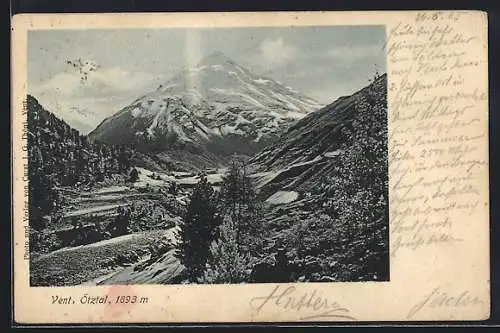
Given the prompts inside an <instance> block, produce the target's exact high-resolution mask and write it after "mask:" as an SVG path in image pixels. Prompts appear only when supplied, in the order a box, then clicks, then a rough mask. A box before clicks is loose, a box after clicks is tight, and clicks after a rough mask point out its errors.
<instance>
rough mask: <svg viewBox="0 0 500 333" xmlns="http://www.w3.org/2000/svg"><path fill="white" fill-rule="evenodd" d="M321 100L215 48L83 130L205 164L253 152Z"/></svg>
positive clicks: (102, 138)
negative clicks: (111, 114)
mask: <svg viewBox="0 0 500 333" xmlns="http://www.w3.org/2000/svg"><path fill="white" fill-rule="evenodd" d="M320 107H321V105H320V104H318V103H317V102H316V101H314V100H312V99H310V98H308V97H306V96H304V95H302V94H300V93H299V92H297V91H295V90H293V89H292V88H290V87H286V86H284V85H282V84H280V83H278V82H276V81H274V80H272V79H269V78H264V77H260V76H257V75H255V74H253V73H251V72H250V71H249V70H248V69H245V68H243V67H242V66H240V65H238V64H237V63H235V62H234V61H232V60H231V59H229V58H228V57H226V56H225V55H224V54H222V53H220V52H216V53H213V54H211V55H209V56H208V57H207V58H205V59H203V60H202V61H201V62H200V63H199V64H198V65H197V66H196V67H194V68H190V69H187V70H185V71H182V72H180V73H178V74H177V75H175V76H174V77H173V78H172V79H170V80H169V81H168V82H166V83H165V84H163V85H161V86H159V87H158V89H157V90H156V91H153V92H151V93H150V94H147V95H146V96H143V97H140V98H138V99H137V100H136V101H134V102H133V103H132V104H130V105H129V106H127V107H125V108H123V109H122V110H120V111H119V112H118V113H116V114H115V115H113V116H112V117H109V118H107V119H105V120H104V121H103V122H102V123H101V124H100V125H99V126H98V127H97V128H96V129H95V130H94V131H92V132H91V133H90V134H89V137H90V138H91V139H92V140H99V141H103V142H106V143H120V144H130V145H132V146H134V147H136V148H138V149H142V150H153V151H168V152H170V155H172V159H177V160H182V159H187V160H191V161H192V162H193V163H194V164H198V165H200V164H208V165H209V164H216V162H217V161H218V160H220V156H225V155H231V154H233V153H240V154H246V155H251V154H254V153H256V152H257V151H259V150H260V149H261V148H263V147H264V146H265V145H266V144H268V143H269V142H271V141H272V140H273V139H276V138H277V137H278V136H279V135H280V134H281V132H282V131H283V130H285V129H286V128H287V127H288V126H290V125H291V124H293V123H294V122H295V121H296V120H298V119H300V118H302V117H304V116H305V115H307V114H308V113H310V112H311V111H314V110H317V109H319V108H320ZM179 152H181V153H182V154H179Z"/></svg>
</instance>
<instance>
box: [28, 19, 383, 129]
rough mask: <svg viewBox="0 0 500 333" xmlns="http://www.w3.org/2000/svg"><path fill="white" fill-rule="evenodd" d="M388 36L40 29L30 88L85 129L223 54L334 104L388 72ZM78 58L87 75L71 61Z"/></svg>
mask: <svg viewBox="0 0 500 333" xmlns="http://www.w3.org/2000/svg"><path fill="white" fill-rule="evenodd" d="M384 41H385V27H384V26H322V27H258V28H248V27H244V28H206V29H200V28H197V29H185V28H168V29H165V28H163V29H119V30H112V29H106V30H89V29H86V30H36V31H30V32H29V35H28V92H29V93H30V94H32V95H34V96H35V97H36V98H37V99H38V100H39V102H40V103H41V104H42V105H43V106H44V107H45V108H47V109H48V110H49V111H52V112H54V113H55V114H56V115H58V116H60V117H62V118H63V119H65V120H66V121H68V122H69V123H70V125H72V126H74V127H75V128H77V129H79V130H80V131H82V132H84V133H85V132H88V131H89V130H91V129H92V127H95V126H96V125H97V124H98V123H99V122H100V121H102V120H103V119H104V118H105V117H108V116H110V115H112V114H114V113H116V112H118V111H119V110H120V109H121V108H122V107H125V106H127V105H128V104H129V103H131V102H132V101H134V100H135V99H137V98H138V97H140V96H142V95H144V94H146V93H148V92H150V91H152V90H154V89H156V88H157V87H158V86H159V85H160V84H164V83H165V82H167V81H168V80H169V79H170V78H171V77H172V76H173V75H175V74H176V73H178V72H179V71H181V70H183V69H186V68H188V67H194V66H196V64H197V63H198V62H199V61H200V60H202V59H203V58H204V57H206V56H208V55H209V54H211V53H213V52H215V51H220V52H222V53H224V54H225V55H227V56H228V57H230V58H232V59H233V60H234V61H235V62H237V63H238V64H240V65H242V66H244V67H246V68H247V69H249V70H250V71H252V72H253V73H255V74H257V75H263V76H266V77H271V78H273V79H275V80H278V81H279V82H282V83H283V84H285V85H287V86H290V87H292V88H294V89H295V90H298V91H300V92H302V93H303V94H305V95H307V96H309V97H312V98H314V99H316V100H317V101H318V102H320V103H323V104H328V103H331V102H333V101H334V100H336V99H337V98H338V97H340V96H345V95H349V94H352V93H353V92H355V91H357V90H359V89H361V88H363V87H364V86H366V85H367V84H368V83H369V79H371V78H372V77H373V76H374V73H375V71H379V72H380V73H384V72H385V71H386V56H385V51H384V49H383V45H384ZM78 60H80V61H81V62H82V65H83V72H87V73H88V75H87V76H86V79H85V80H82V75H83V74H82V73H80V71H79V70H78V67H77V68H75V67H74V66H73V65H72V64H74V63H75V62H77V61H78ZM78 114H79V115H82V114H85V115H86V118H85V119H86V121H87V122H86V123H82V122H81V121H80V120H81V119H84V118H82V117H78V116H75V115H78Z"/></svg>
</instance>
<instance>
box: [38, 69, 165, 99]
mask: <svg viewBox="0 0 500 333" xmlns="http://www.w3.org/2000/svg"><path fill="white" fill-rule="evenodd" d="M155 78H156V77H155V76H154V75H151V74H149V73H144V72H129V71H126V70H124V69H123V68H120V67H113V68H109V69H105V70H100V71H95V72H91V73H89V74H88V76H87V78H86V80H82V77H81V75H80V73H77V72H62V73H59V74H56V75H55V76H53V77H52V78H50V79H49V80H48V81H46V82H42V83H41V84H40V85H38V86H37V87H35V89H34V90H37V91H39V92H47V91H54V92H57V93H59V94H61V95H64V96H67V97H69V96H73V97H85V96H88V97H96V96H110V95H111V96H113V95H123V94H124V93H126V92H130V91H136V90H141V89H143V88H145V87H148V86H150V85H151V82H153V81H155Z"/></svg>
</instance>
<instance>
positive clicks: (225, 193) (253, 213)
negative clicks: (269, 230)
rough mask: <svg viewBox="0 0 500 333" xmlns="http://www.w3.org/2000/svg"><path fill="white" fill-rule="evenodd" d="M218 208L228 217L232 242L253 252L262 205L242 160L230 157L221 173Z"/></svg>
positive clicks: (257, 246) (258, 229)
mask: <svg viewBox="0 0 500 333" xmlns="http://www.w3.org/2000/svg"><path fill="white" fill-rule="evenodd" d="M218 210H219V212H220V215H221V216H224V217H230V218H231V219H232V221H233V222H234V224H235V233H236V242H237V243H238V244H239V246H240V248H241V250H242V251H246V252H250V253H251V254H255V252H256V251H258V250H259V248H260V245H261V242H262V236H261V235H260V230H261V226H262V224H261V222H262V221H261V220H262V207H261V202H260V201H259V200H258V198H257V193H256V190H255V187H254V185H253V183H252V180H251V178H250V177H249V175H248V173H247V168H246V165H245V163H244V162H243V161H242V160H239V159H233V161H232V162H231V166H230V168H229V170H228V172H227V174H226V176H224V177H223V183H222V186H221V191H220V196H219V203H218Z"/></svg>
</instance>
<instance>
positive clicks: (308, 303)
mask: <svg viewBox="0 0 500 333" xmlns="http://www.w3.org/2000/svg"><path fill="white" fill-rule="evenodd" d="M250 306H251V307H252V308H253V309H255V310H256V311H257V313H259V312H260V311H262V309H264V307H266V306H276V307H279V308H281V309H283V310H289V311H297V312H299V311H302V310H313V311H314V313H313V314H311V315H308V316H302V317H300V320H311V319H319V318H339V319H348V320H356V318H354V317H353V316H351V315H350V314H349V309H347V308H345V307H342V306H340V305H339V304H338V303H337V302H335V301H332V300H329V299H327V298H324V297H322V296H321V295H319V293H318V291H317V290H316V289H315V290H313V291H312V292H303V293H299V292H297V290H296V288H295V287H294V286H289V287H286V288H283V287H281V286H276V287H274V289H273V290H272V291H271V293H270V294H268V295H266V296H259V297H254V298H252V299H251V300H250Z"/></svg>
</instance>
